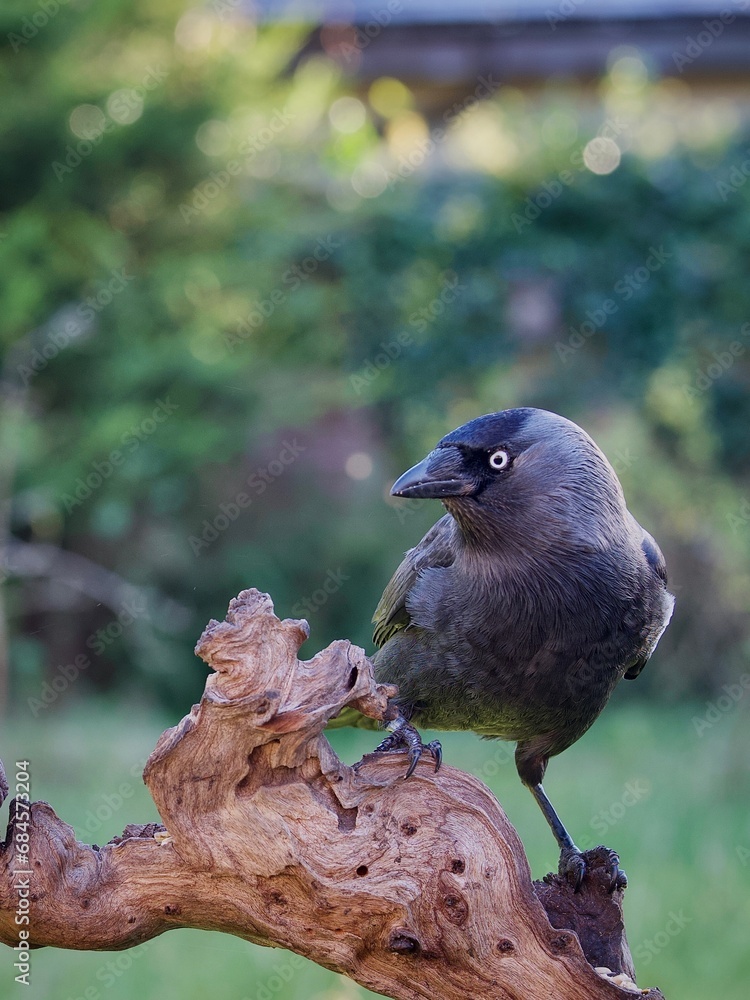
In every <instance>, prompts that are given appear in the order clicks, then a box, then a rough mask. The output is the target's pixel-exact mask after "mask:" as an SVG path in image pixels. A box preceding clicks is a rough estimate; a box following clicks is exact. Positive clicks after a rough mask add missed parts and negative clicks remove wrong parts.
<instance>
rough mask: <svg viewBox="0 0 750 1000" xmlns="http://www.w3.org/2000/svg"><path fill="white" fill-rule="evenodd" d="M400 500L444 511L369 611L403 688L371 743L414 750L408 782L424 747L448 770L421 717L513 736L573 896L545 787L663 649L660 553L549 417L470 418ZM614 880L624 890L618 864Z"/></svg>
mask: <svg viewBox="0 0 750 1000" xmlns="http://www.w3.org/2000/svg"><path fill="white" fill-rule="evenodd" d="M391 493H392V494H393V495H394V496H398V497H414V498H424V497H434V498H436V499H439V500H441V501H442V502H443V504H444V506H445V508H446V510H447V511H448V513H447V514H445V515H444V516H443V517H442V518H441V519H440V520H439V521H438V522H437V523H436V524H435V525H434V526H433V527H432V528H431V529H430V530H429V531H428V532H427V534H426V535H425V536H424V538H423V539H422V541H421V542H419V544H418V545H417V546H416V547H415V548H413V549H411V550H410V551H409V552H407V553H406V557H405V558H404V560H403V562H402V563H401V565H400V566H399V567H398V569H397V570H396V572H395V574H394V575H393V578H392V579H391V581H390V583H389V584H388V586H387V587H386V588H385V592H384V593H383V596H382V598H381V600H380V603H379V604H378V606H377V609H376V611H375V615H374V617H373V621H374V623H375V635H374V638H375V642H376V644H377V645H378V646H379V647H380V648H379V650H378V652H377V653H376V654H375V656H374V658H373V662H374V664H375V675H376V677H377V679H378V681H380V682H381V683H386V682H387V683H393V684H397V685H398V697H397V699H396V704H397V706H398V714H397V715H396V717H395V718H394V719H393V720H392V721H391V722H390V724H389V725H388V729H389V730H390V731H391V735H390V736H388V737H387V738H386V740H385V741H384V742H383V743H382V744H381V745H380V747H378V749H379V750H383V751H386V750H394V749H403V748H405V749H407V750H408V752H409V755H410V758H411V759H410V766H409V769H408V773H407V776H408V774H411V773H412V771H413V770H414V768H415V766H416V764H417V762H418V760H419V757H420V754H421V753H422V751H423V750H425V749H427V750H429V751H430V752H431V753H432V755H433V757H434V758H435V763H436V767H439V766H440V758H441V750H440V745H439V743H437V742H435V743H432V744H430V745H429V746H428V747H423V746H422V743H421V739H420V737H419V734H418V733H417V731H416V729H415V728H414V725H413V724H415V723H416V724H419V725H421V726H424V727H427V728H430V729H441V730H463V729H468V730H473V731H474V732H476V733H479V734H480V735H481V736H484V737H494V738H499V739H503V740H513V741H516V743H517V746H516V753H515V760H516V767H517V770H518V774H519V776H520V778H521V781H522V782H523V783H524V784H525V785H526V786H527V787H528V788H529V789H530V790H531V793H532V794H533V796H534V798H535V799H536V800H537V802H538V803H539V805H540V807H541V809H542V812H543V813H544V816H545V818H546V820H547V822H548V823H549V825H550V827H551V829H552V832H553V834H554V835H555V838H556V840H557V843H558V845H559V847H560V850H561V863H560V870H561V871H567V872H569V873H571V875H572V876H573V878H574V879H575V883H576V888H578V887H579V886H580V883H581V880H582V878H583V874H584V870H585V864H584V861H583V859H582V856H581V852H580V851H579V850H578V848H577V847H576V846H575V844H574V842H573V840H572V839H571V837H570V835H569V834H568V832H567V830H566V829H565V827H564V826H563V824H562V822H561V821H560V819H559V817H558V815H557V813H556V812H555V810H554V808H553V806H552V803H551V802H550V800H549V799H548V798H547V796H546V794H545V792H544V789H543V787H542V778H543V777H544V773H545V770H546V767H547V762H548V761H549V759H550V757H554V756H555V755H556V754H559V753H561V752H562V751H563V750H565V749H567V747H569V746H570V745H571V744H573V743H575V741H576V740H578V739H579V738H580V737H581V736H582V735H583V734H584V733H585V732H586V730H587V729H588V728H589V726H590V725H591V724H592V723H593V722H594V720H595V719H596V717H597V716H598V715H599V713H600V712H601V711H602V709H603V708H604V706H605V705H606V703H607V700H608V699H609V697H610V695H611V694H612V691H613V689H614V687H615V685H616V684H617V683H618V681H620V680H621V678H623V677H625V678H627V679H633V678H635V677H637V676H638V674H639V673H640V672H641V670H643V667H644V666H645V664H646V662H647V660H648V658H649V657H650V656H651V654H652V652H653V651H654V648H655V647H656V644H657V642H658V641H659V638H660V636H661V635H662V633H663V631H664V629H665V628H666V626H667V624H668V622H669V619H670V617H671V615H672V608H673V605H674V598H673V597H672V595H671V594H669V593H668V591H667V586H666V584H667V573H666V566H665V562H664V557H663V556H662V553H661V551H660V549H659V547H658V545H657V544H656V542H655V541H654V539H653V538H652V537H651V535H650V534H649V533H648V532H647V531H645V530H644V529H643V528H642V527H641V526H640V525H639V524H638V522H637V521H636V520H635V518H634V517H633V516H632V515H631V514H630V512H629V511H628V509H627V507H626V505H625V499H624V497H623V493H622V487H621V486H620V482H619V480H618V478H617V475H616V473H615V471H614V469H613V468H612V466H611V465H610V463H609V462H608V461H607V459H606V458H605V456H604V454H603V453H602V452H601V451H600V449H599V448H598V447H597V446H596V444H595V443H594V442H593V441H592V439H591V438H590V437H589V436H588V434H586V432H585V431H583V430H582V429H581V428H580V427H578V426H577V425H576V424H574V423H573V422H572V421H570V420H567V419H566V418H565V417H561V416H558V415H557V414H555V413H550V412H548V411H546V410H539V409H533V408H530V407H522V408H519V409H512V410H504V411H502V412H500V413H490V414H487V415H486V416H481V417H477V418H476V419H475V420H471V421H469V423H467V424H464V425H463V426H462V427H459V428H458V429H457V430H455V431H452V432H451V433H450V434H448V435H446V437H444V438H443V439H442V440H441V441H439V442H438V444H437V447H436V448H435V449H434V451H432V452H430V454H429V455H428V456H427V457H426V458H425V459H424V460H423V461H422V462H420V463H419V464H418V465H415V466H414V468H412V469H409V471H408V472H405V473H404V475H403V476H401V478H400V479H398V480H397V482H396V483H395V484H394V486H393V488H392V490H391ZM394 714H395V709H394ZM339 718H340V722H339V724H342V723H343V724H346V723H348V724H351V723H352V722H354V724H357V723H356V721H354V720H353V719H352V718H351V716H347V715H346V713H342V716H340V717H339ZM337 722H338V720H337ZM337 722H334V725H336V724H337ZM360 724H361V723H360ZM612 875H613V882H612V885H613V888H614V887H615V886H617V885H623V884H625V878H624V875H623V873H621V872H620V871H619V869H618V868H617V866H616V863H614V864H613V873H612Z"/></svg>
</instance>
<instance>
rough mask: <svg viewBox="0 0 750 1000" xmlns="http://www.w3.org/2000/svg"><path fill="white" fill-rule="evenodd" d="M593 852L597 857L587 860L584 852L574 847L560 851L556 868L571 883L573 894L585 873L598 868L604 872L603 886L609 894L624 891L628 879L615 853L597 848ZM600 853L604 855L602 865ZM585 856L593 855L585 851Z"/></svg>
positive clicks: (591, 852)
mask: <svg viewBox="0 0 750 1000" xmlns="http://www.w3.org/2000/svg"><path fill="white" fill-rule="evenodd" d="M594 850H595V851H596V852H597V855H599V856H598V857H596V858H593V857H590V858H588V859H587V858H586V855H585V854H584V852H583V851H580V850H579V849H578V848H577V847H576V846H575V845H571V846H569V847H563V848H562V850H561V851H560V863H559V864H558V867H557V870H558V872H559V873H560V875H562V876H563V877H564V878H566V879H568V881H570V882H572V883H573V891H574V892H580V889H581V885H582V884H583V879H584V876H585V875H586V873H587V871H589V872H591V871H592V870H593V869H594V868H600V869H603V872H604V871H606V883H605V884H606V886H607V889H608V891H609V892H615V890H617V889H625V888H626V887H627V884H628V877H627V875H626V874H625V872H624V871H623V870H622V869H621V868H620V858H619V856H618V855H617V853H616V852H615V851H611V850H609V849H608V848H606V847H597V848H594ZM602 851H604V852H605V853H606V857H605V858H604V859H603V860H604V863H603V864H602V859H601V856H600V852H602ZM586 854H593V851H587V852H586ZM593 861H596V862H597V863H596V864H595V865H593V864H592V863H591V862H593Z"/></svg>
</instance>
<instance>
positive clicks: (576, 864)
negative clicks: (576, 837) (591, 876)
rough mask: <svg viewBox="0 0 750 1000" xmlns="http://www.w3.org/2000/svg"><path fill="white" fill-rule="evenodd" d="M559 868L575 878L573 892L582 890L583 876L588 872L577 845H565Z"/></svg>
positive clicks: (565, 874)
mask: <svg viewBox="0 0 750 1000" xmlns="http://www.w3.org/2000/svg"><path fill="white" fill-rule="evenodd" d="M557 870H558V871H559V873H560V874H561V875H564V876H565V877H566V878H572V879H573V892H580V891H581V886H582V885H583V876H584V875H585V874H586V862H585V861H584V859H583V854H582V853H581V851H579V850H578V848H577V847H563V849H562V850H561V851H560V863H559V865H558V867H557Z"/></svg>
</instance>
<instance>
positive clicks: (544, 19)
mask: <svg viewBox="0 0 750 1000" xmlns="http://www.w3.org/2000/svg"><path fill="white" fill-rule="evenodd" d="M255 6H256V9H257V10H258V11H259V13H260V15H261V17H262V18H263V19H267V20H275V19H303V20H309V21H310V22H311V23H313V24H316V25H326V26H329V27H330V26H334V25H341V26H343V25H349V26H351V27H352V28H353V29H354V31H355V32H356V35H352V38H354V39H356V41H355V43H354V45H355V47H356V48H358V49H359V56H358V58H357V59H356V63H357V65H356V66H351V67H350V68H351V69H352V70H354V69H356V73H357V75H358V76H359V77H361V78H364V79H366V80H367V79H374V78H377V77H378V76H383V75H392V76H399V77H402V78H405V79H414V80H422V81H435V82H436V83H441V84H451V83H456V82H459V81H461V80H465V79H467V78H474V77H476V76H477V74H478V73H483V72H491V71H492V72H495V73H496V74H500V75H501V78H502V80H503V82H510V81H515V82H533V81H534V80H535V79H541V78H543V79H549V78H550V77H556V76H559V77H573V78H579V79H580V78H584V79H585V78H595V77H598V76H600V75H601V73H602V72H603V71H604V70H605V69H606V65H607V59H608V57H609V55H610V53H611V51H612V49H613V48H614V47H617V46H632V47H633V48H637V49H638V50H639V53H640V54H641V56H642V57H643V58H645V59H646V60H647V62H648V63H649V65H650V67H651V68H652V70H653V71H654V72H655V73H656V74H657V75H673V76H675V75H676V76H681V77H683V78H686V79H691V80H697V81H711V80H712V79H716V80H717V82H722V83H726V82H728V81H731V78H732V77H739V78H741V77H745V76H746V75H747V72H748V68H749V67H750V0H725V2H724V3H716V2H713V3H712V2H707V0H523V2H520V0H296V2H291V3H290V2H289V0H256V5H255ZM324 31H325V29H324ZM322 44H323V47H324V48H326V49H329V46H328V45H327V44H326V40H325V37H323V39H322ZM329 51H330V49H329Z"/></svg>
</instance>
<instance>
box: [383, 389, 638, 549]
mask: <svg viewBox="0 0 750 1000" xmlns="http://www.w3.org/2000/svg"><path fill="white" fill-rule="evenodd" d="M391 493H392V495H393V496H398V497H410V498H420V499H421V498H426V497H433V498H435V499H439V500H442V502H443V504H444V505H445V507H446V508H447V510H448V511H449V512H450V513H451V514H452V515H453V516H454V517H455V519H456V520H457V521H458V523H459V525H460V527H461V528H462V530H463V534H464V535H465V536H466V537H472V536H476V537H478V538H479V539H480V540H486V537H487V532H488V531H491V530H493V529H494V530H495V531H497V530H500V531H502V532H503V533H505V534H509V535H511V536H523V537H526V538H528V537H534V538H538V537H540V534H547V535H549V536H550V538H552V537H553V536H554V534H555V533H558V534H559V533H562V534H564V535H566V536H568V537H570V536H573V535H575V536H579V535H580V536H581V537H587V538H588V539H589V540H590V541H594V537H593V536H596V535H599V536H601V535H602V534H603V533H604V534H606V533H607V531H608V530H609V529H608V524H607V515H608V513H609V514H611V515H614V516H610V517H609V520H610V521H615V520H616V521H621V520H622V512H623V511H624V500H623V496H622V490H621V488H620V484H619V481H618V479H617V476H616V474H615V472H614V470H613V469H612V466H611V465H610V464H609V462H608V461H607V459H606V458H605V457H604V455H603V454H602V452H601V451H600V450H599V448H598V447H597V446H596V444H595V443H594V442H593V441H592V440H591V438H590V437H589V436H588V434H586V432H585V431H583V430H582V429H581V428H580V427H578V425H577V424H574V423H573V422H572V421H570V420H567V419H566V418H565V417H561V416H559V415H558V414H556V413H550V412H549V411H548V410H538V409H534V408H532V407H521V408H519V409H512V410H502V411H501V412H499V413H488V414H486V415H485V416H482V417H477V418H476V419H475V420H471V421H469V423H467V424H464V425H463V426H462V427H459V428H457V429H456V430H455V431H451V433H450V434H447V435H446V436H445V437H444V438H443V439H442V440H441V441H439V442H438V444H437V446H436V448H435V449H434V450H433V451H431V452H430V454H429V455H428V456H427V457H426V458H425V459H424V460H423V461H421V462H420V463H419V464H418V465H415V466H414V467H413V468H412V469H409V470H408V472H405V473H404V474H403V476H401V477H400V478H399V479H398V480H397V481H396V482H395V483H394V485H393V488H392V489H391ZM617 515H619V517H618V516H617Z"/></svg>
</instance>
